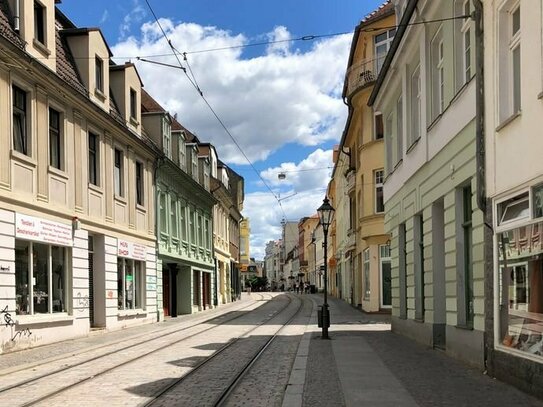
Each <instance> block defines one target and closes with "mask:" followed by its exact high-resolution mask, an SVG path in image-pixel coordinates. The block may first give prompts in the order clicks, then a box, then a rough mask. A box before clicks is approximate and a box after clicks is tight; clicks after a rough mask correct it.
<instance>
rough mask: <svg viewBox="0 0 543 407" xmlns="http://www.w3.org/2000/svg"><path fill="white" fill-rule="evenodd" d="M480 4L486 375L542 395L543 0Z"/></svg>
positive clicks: (485, 2) (486, 2) (484, 2)
mask: <svg viewBox="0 0 543 407" xmlns="http://www.w3.org/2000/svg"><path fill="white" fill-rule="evenodd" d="M476 3H477V2H476ZM481 6H482V7H483V9H484V27H485V35H484V42H483V43H482V44H481V45H480V46H481V49H483V47H484V68H485V69H484V75H485V76H484V95H485V98H484V106H485V109H484V111H481V113H484V132H485V133H484V134H485V138H484V140H485V151H486V154H485V158H486V166H485V167H486V177H485V178H484V179H485V181H486V191H487V197H488V200H487V201H486V207H487V222H488V224H489V225H491V226H492V230H493V235H492V243H493V244H491V245H489V246H488V247H489V250H488V255H487V257H486V258H487V264H488V267H487V272H486V292H487V301H486V314H487V319H486V321H487V325H486V326H487V331H488V335H487V349H488V362H487V365H488V368H489V372H490V374H492V375H494V376H496V377H498V378H500V379H501V380H504V381H509V382H512V383H514V384H515V385H517V386H519V387H521V388H522V389H523V390H526V391H530V392H532V393H535V394H536V395H538V396H539V397H541V396H542V395H543V391H542V390H541V389H542V388H543V386H542V385H543V341H542V332H543V283H542V282H543V268H542V264H543V262H542V261H543V249H542V246H541V242H542V241H543V236H542V230H543V222H542V219H543V186H542V185H543V164H542V162H541V159H540V157H539V154H538V153H539V152H540V151H541V148H542V147H543V145H542V140H541V130H540V128H541V123H542V117H543V103H542V102H543V50H542V47H543V31H542V30H543V27H542V19H543V2H542V1H540V0H538V1H526V0H522V1H495V2H491V1H483V2H482V4H479V7H481ZM492 249H493V251H492Z"/></svg>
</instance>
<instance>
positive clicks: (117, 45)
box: [59, 0, 384, 259]
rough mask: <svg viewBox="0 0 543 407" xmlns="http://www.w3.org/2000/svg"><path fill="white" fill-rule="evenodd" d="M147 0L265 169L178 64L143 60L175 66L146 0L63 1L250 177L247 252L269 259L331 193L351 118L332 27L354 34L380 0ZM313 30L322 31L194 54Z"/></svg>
mask: <svg viewBox="0 0 543 407" xmlns="http://www.w3.org/2000/svg"><path fill="white" fill-rule="evenodd" d="M148 1H149V4H150V5H151V7H152V9H153V11H154V12H155V14H156V15H157V17H158V18H159V21H160V23H161V25H162V28H163V29H164V30H165V31H166V35H167V36H168V38H169V40H170V41H171V43H172V44H173V45H174V47H175V48H176V49H177V50H178V51H180V52H187V62H185V61H182V62H183V63H184V64H185V65H187V63H188V65H189V66H190V68H191V69H192V72H193V74H194V78H196V81H197V83H198V85H199V86H200V88H201V89H202V91H203V93H204V96H205V97H206V99H207V100H208V102H209V103H210V104H211V106H212V107H213V109H214V110H215V111H216V112H217V114H218V116H219V117H220V118H221V119H222V121H223V122H224V124H225V125H226V126H227V128H228V129H229V131H230V133H231V135H232V136H233V137H234V138H235V140H236V142H237V143H238V144H239V145H240V146H241V148H242V150H243V152H244V154H245V155H246V156H247V157H249V159H250V160H251V162H252V164H253V167H254V168H256V170H257V171H258V173H256V172H255V171H254V170H253V168H252V167H251V166H250V165H249V164H248V163H247V161H246V160H245V158H244V156H243V154H242V153H240V151H239V150H238V148H237V147H236V146H235V144H234V143H233V141H232V140H231V138H230V136H229V135H228V134H226V133H225V131H224V130H223V129H222V128H221V126H220V124H219V123H218V122H217V120H216V119H215V117H214V116H213V115H212V113H211V112H210V111H209V109H208V108H207V106H206V105H205V103H204V102H203V100H202V99H201V98H200V96H199V95H198V93H197V92H196V91H195V89H194V88H193V87H192V85H191V84H190V82H189V80H188V79H187V77H186V76H185V75H184V74H183V72H182V71H181V70H179V69H174V68H167V67H164V66H159V65H156V64H151V63H148V62H147V63H146V62H142V61H138V60H137V57H138V56H139V57H145V58H146V59H148V60H153V61H156V62H161V63H167V64H172V65H177V61H176V59H175V57H173V56H172V55H164V54H171V50H170V49H169V46H168V44H167V42H166V40H165V39H164V37H163V36H162V33H161V31H160V29H159V28H158V26H157V24H156V22H155V20H154V17H153V15H152V13H151V11H150V9H149V7H148V5H147V3H146V1H145V0H117V1H111V0H109V1H105V0H94V1H93V2H92V3H88V2H82V1H81V0H63V1H62V3H61V4H60V5H59V8H60V9H61V10H62V11H63V12H64V14H66V16H67V17H68V18H69V19H71V20H72V21H73V22H74V23H75V24H76V25H77V26H78V27H99V28H100V29H101V30H102V32H103V34H104V36H105V38H106V40H107V41H108V44H109V46H110V48H111V49H112V51H113V54H114V56H115V57H117V59H116V61H117V62H119V63H121V62H125V61H128V60H129V61H132V62H135V63H136V65H137V67H138V71H139V73H140V76H141V77H142V81H143V83H144V87H145V89H146V90H147V91H148V92H149V93H150V94H151V95H152V96H153V97H154V98H155V99H157V100H158V101H159V102H160V103H161V104H162V105H163V106H164V107H165V108H167V109H168V110H169V111H170V112H171V113H172V114H175V113H177V114H178V120H179V121H180V122H181V123H182V124H183V125H185V126H186V127H187V128H189V129H190V130H191V131H193V132H194V133H196V134H197V135H198V137H199V138H200V140H202V141H204V142H211V143H213V144H214V145H215V146H216V148H217V151H218V154H219V157H220V158H221V159H222V160H223V161H225V162H227V163H228V164H229V165H230V166H231V167H232V168H234V169H235V170H236V171H237V172H238V173H239V174H241V175H242V176H243V177H244V178H245V192H246V200H245V206H244V211H243V214H244V216H246V217H249V219H250V223H251V256H252V257H256V258H257V259H259V258H262V257H263V254H264V246H265V243H266V241H268V240H271V239H277V238H279V236H280V222H281V219H283V218H286V219H288V220H298V219H299V218H301V217H303V216H311V215H312V214H313V213H314V212H315V209H316V208H317V207H318V206H319V205H320V204H321V203H322V199H323V197H324V194H325V188H326V185H327V182H328V179H329V176H330V174H331V168H330V167H331V166H332V161H331V159H332V153H331V149H332V147H333V145H334V144H337V143H338V142H339V140H340V138H341V133H342V131H343V127H344V124H345V119H346V116H347V108H346V106H345V105H344V104H343V101H342V99H341V91H342V87H343V79H344V75H345V68H346V65H347V58H348V53H349V49H350V42H351V37H352V35H351V34H346V35H334V36H329V35H330V34H336V33H343V32H352V31H353V30H354V28H355V26H356V25H357V24H358V23H359V21H360V20H361V19H362V18H363V17H364V16H365V15H367V14H368V13H369V12H371V11H372V10H374V9H376V8H377V7H378V6H379V5H380V4H382V3H383V1H384V0H312V1H310V0H221V1H219V0H215V1H210V0H148ZM83 4H84V5H85V6H82V5H83ZM89 4H92V7H89ZM310 35H317V36H320V35H323V36H326V37H322V38H319V39H316V40H312V41H285V42H279V43H276V44H273V45H267V46H266V45H264V46H256V47H245V48H231V49H228V50H224V51H214V52H203V53H191V52H192V51H201V50H207V49H212V48H220V47H232V46H240V45H242V46H243V45H247V44H251V43H255V42H266V41H271V40H274V41H282V40H289V39H295V38H300V37H302V36H310ZM159 55H160V56H159ZM280 172H284V173H285V174H286V178H285V179H284V180H279V179H278V177H277V175H278V173H280ZM262 180H264V182H263V181H262ZM270 189H271V190H272V191H273V194H272V193H271V192H270ZM289 196H291V198H288V197H289ZM284 197H287V198H286V199H283V198H284ZM277 198H279V200H280V204H279V202H278V199H277Z"/></svg>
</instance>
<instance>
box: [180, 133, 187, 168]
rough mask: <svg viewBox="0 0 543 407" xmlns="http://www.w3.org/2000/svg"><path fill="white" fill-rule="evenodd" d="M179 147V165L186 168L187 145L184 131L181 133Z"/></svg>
mask: <svg viewBox="0 0 543 407" xmlns="http://www.w3.org/2000/svg"><path fill="white" fill-rule="evenodd" d="M178 145H179V147H178V150H179V167H181V169H183V170H184V169H185V168H186V154H187V152H186V147H185V137H184V136H183V133H180V135H179V144H178Z"/></svg>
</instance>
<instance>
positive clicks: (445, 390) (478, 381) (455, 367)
mask: <svg viewBox="0 0 543 407" xmlns="http://www.w3.org/2000/svg"><path fill="white" fill-rule="evenodd" d="M311 297H312V299H313V300H314V301H315V303H316V304H322V296H321V295H311ZM329 304H330V314H331V316H330V319H331V327H330V331H329V336H330V338H331V339H330V340H322V339H321V338H320V335H321V331H320V329H319V328H317V326H316V307H315V310H314V312H313V316H312V318H311V320H312V323H311V324H310V325H308V326H307V329H306V332H305V334H304V336H303V338H302V341H301V343H300V346H299V347H298V352H297V357H296V362H295V365H294V366H295V368H296V367H297V369H298V370H293V372H292V374H291V380H290V382H289V385H288V386H287V391H286V394H285V397H284V399H283V407H299V406H311V407H315V406H327V407H329V406H372V407H381V406H383V407H385V406H386V407H389V406H390V407H392V406H394V407H400V406H402V407H403V406H405V407H417V406H420V407H425V406H493V407H495V406H523V407H524V406H534V407H535V406H543V402H542V401H539V400H537V399H535V398H533V397H531V396H528V395H526V394H525V393H523V392H521V391H519V390H517V389H516V388H514V387H512V386H509V385H507V384H505V383H502V382H500V381H498V380H495V379H492V378H490V377H488V376H486V375H484V374H483V373H482V372H480V371H478V370H476V369H473V368H470V367H468V366H466V365H464V364H462V363H460V362H458V361H456V360H454V359H452V358H450V357H448V356H447V355H445V354H444V353H442V352H439V351H435V350H432V349H428V348H425V347H424V346H421V345H419V344H417V343H415V342H413V341H411V340H409V339H407V338H405V337H402V336H400V335H397V334H394V333H392V332H391V331H390V325H389V320H390V318H389V316H388V315H382V314H365V313H362V312H360V311H358V310H356V309H354V308H353V307H351V306H350V305H348V304H346V303H345V302H343V301H338V300H335V299H330V300H329ZM302 371H303V372H302ZM303 373H305V378H304V379H303V380H300V376H302V377H303V376H304V375H303Z"/></svg>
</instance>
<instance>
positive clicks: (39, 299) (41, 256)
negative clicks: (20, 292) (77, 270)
mask: <svg viewBox="0 0 543 407" xmlns="http://www.w3.org/2000/svg"><path fill="white" fill-rule="evenodd" d="M32 257H33V263H34V281H33V286H34V314H46V313H48V312H49V277H48V275H49V264H48V263H49V247H48V246H47V245H44V244H40V243H33V244H32Z"/></svg>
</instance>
